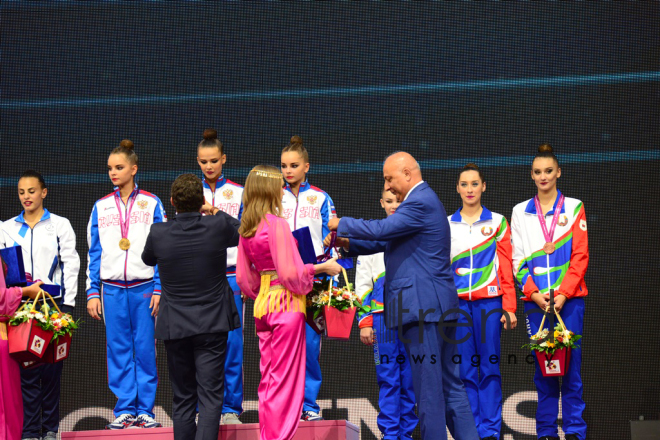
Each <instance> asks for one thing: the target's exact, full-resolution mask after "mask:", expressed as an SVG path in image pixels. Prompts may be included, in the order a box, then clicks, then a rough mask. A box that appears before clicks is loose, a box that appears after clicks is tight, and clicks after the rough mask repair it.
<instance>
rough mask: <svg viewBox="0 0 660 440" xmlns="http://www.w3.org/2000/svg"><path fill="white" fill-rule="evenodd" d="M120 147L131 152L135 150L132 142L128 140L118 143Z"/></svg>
mask: <svg viewBox="0 0 660 440" xmlns="http://www.w3.org/2000/svg"><path fill="white" fill-rule="evenodd" d="M119 146H120V147H123V148H126V149H127V150H133V149H134V148H135V145H134V144H133V141H132V140H130V139H124V140H123V141H121V142H120V143H119Z"/></svg>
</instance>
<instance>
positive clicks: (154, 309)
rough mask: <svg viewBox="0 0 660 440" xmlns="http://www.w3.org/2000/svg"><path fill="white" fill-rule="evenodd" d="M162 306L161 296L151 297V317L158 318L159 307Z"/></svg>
mask: <svg viewBox="0 0 660 440" xmlns="http://www.w3.org/2000/svg"><path fill="white" fill-rule="evenodd" d="M159 305H160V295H151V302H150V303H149V308H150V309H151V316H158V306H159Z"/></svg>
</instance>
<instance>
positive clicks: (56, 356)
mask: <svg viewBox="0 0 660 440" xmlns="http://www.w3.org/2000/svg"><path fill="white" fill-rule="evenodd" d="M70 351H71V335H70V334H69V335H64V336H60V337H58V338H57V339H54V340H53V341H51V342H50V344H48V349H46V354H44V357H43V358H42V359H41V362H44V363H47V364H54V363H56V362H62V361H63V360H64V359H66V358H68V357H69V352H70Z"/></svg>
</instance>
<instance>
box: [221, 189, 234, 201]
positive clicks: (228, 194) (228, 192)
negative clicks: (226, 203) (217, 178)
mask: <svg viewBox="0 0 660 440" xmlns="http://www.w3.org/2000/svg"><path fill="white" fill-rule="evenodd" d="M233 195H234V190H232V189H226V190H224V191H223V192H222V196H223V197H224V198H225V199H227V200H231V198H232V196H233Z"/></svg>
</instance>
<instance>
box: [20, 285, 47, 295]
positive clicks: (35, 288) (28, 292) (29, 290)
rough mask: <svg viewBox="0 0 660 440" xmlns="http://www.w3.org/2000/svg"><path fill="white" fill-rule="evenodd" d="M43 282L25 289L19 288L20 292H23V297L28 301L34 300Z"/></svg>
mask: <svg viewBox="0 0 660 440" xmlns="http://www.w3.org/2000/svg"><path fill="white" fill-rule="evenodd" d="M43 283H44V282H43V281H37V282H36V283H34V284H30V285H29V286H27V287H21V290H22V291H23V296H27V297H28V298H30V299H34V298H35V297H36V296H37V293H39V291H40V290H41V285H42V284H43Z"/></svg>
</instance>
